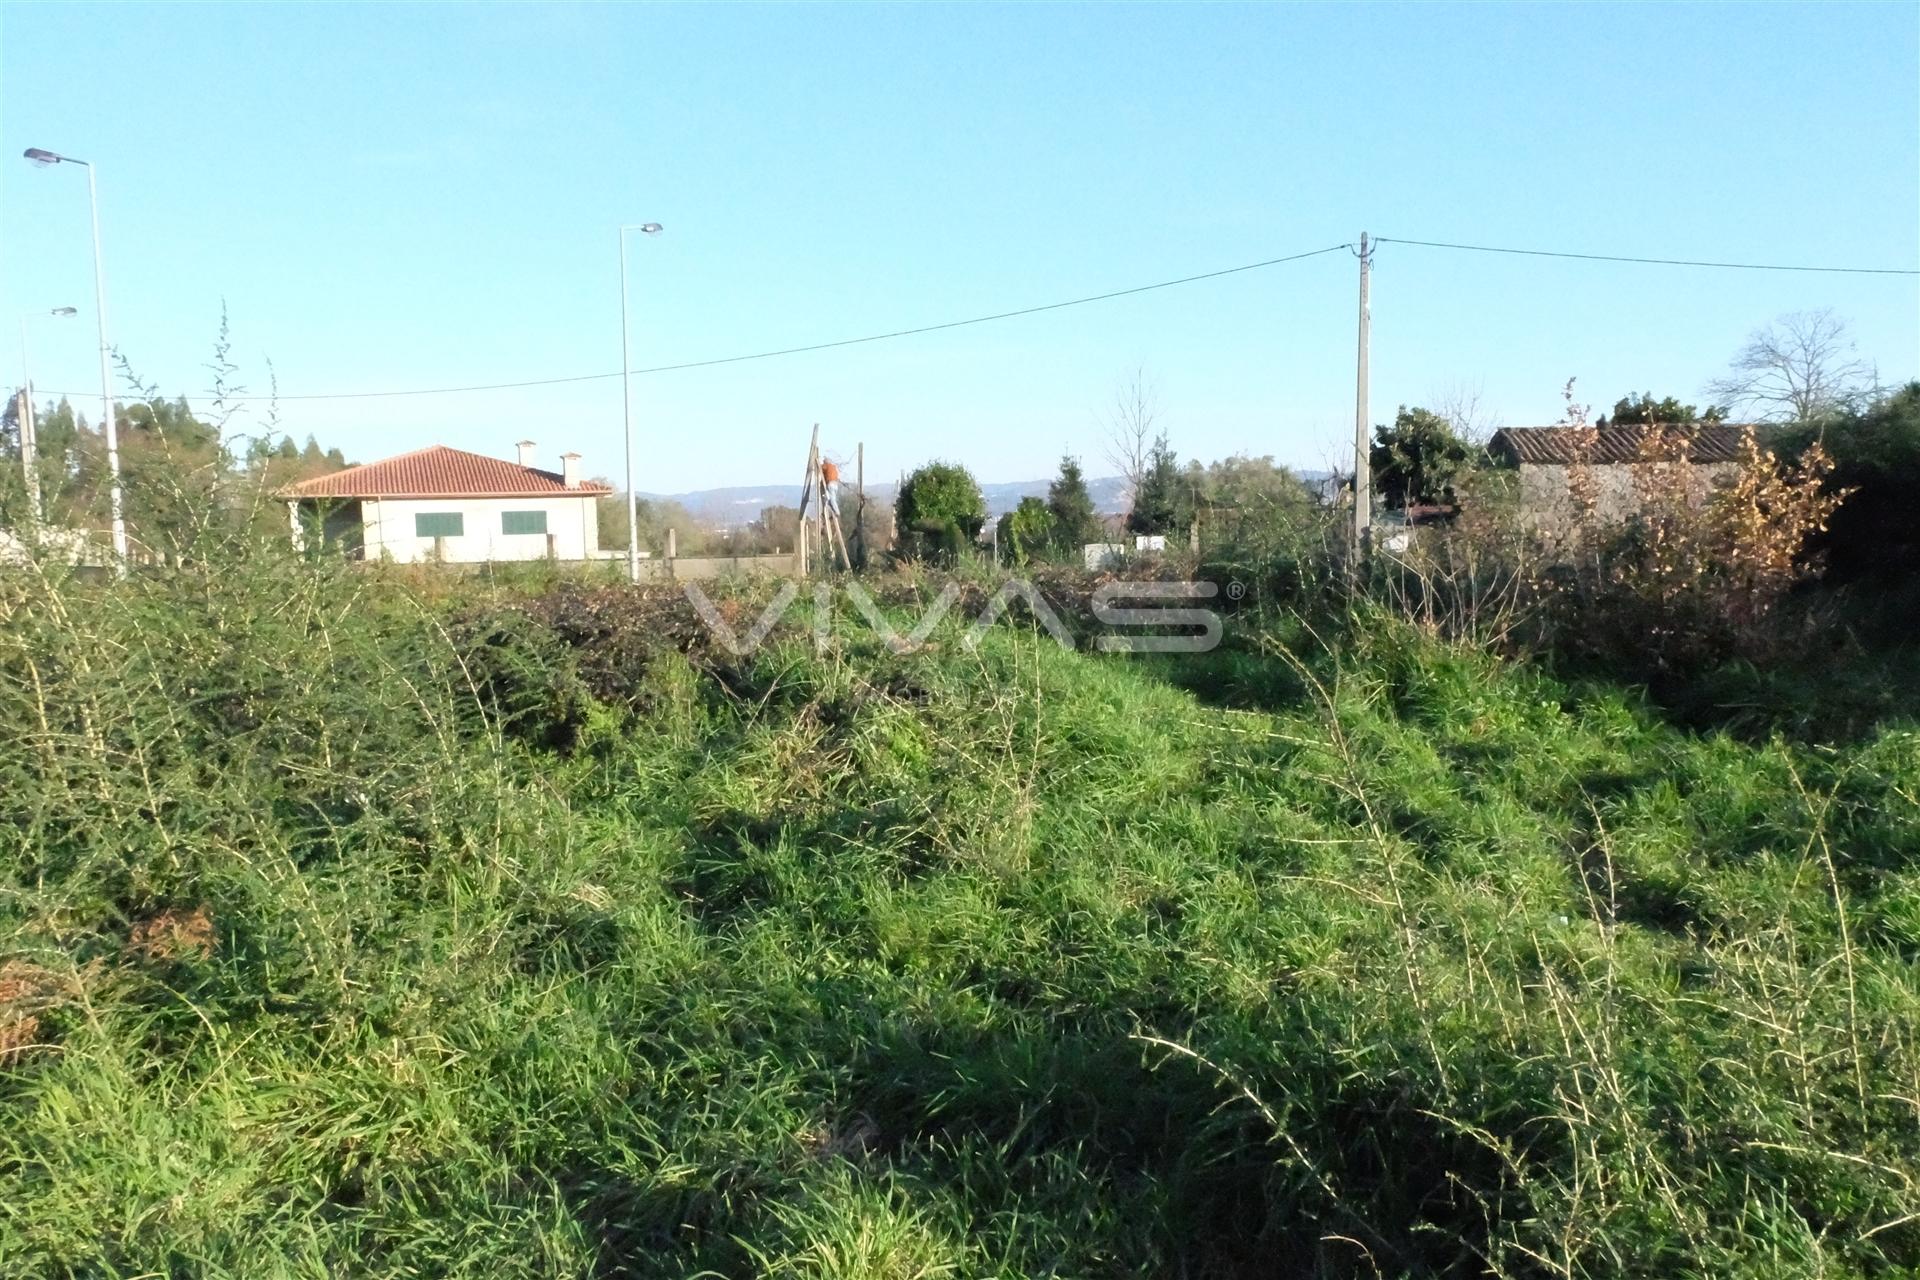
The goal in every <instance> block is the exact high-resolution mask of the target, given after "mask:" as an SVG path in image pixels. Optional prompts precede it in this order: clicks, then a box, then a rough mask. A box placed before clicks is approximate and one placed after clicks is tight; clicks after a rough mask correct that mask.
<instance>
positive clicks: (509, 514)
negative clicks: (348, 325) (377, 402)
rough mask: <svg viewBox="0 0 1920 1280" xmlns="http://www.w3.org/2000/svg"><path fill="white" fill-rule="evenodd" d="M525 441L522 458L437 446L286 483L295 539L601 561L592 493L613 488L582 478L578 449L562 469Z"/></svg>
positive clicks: (358, 551)
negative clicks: (541, 459) (536, 455)
mask: <svg viewBox="0 0 1920 1280" xmlns="http://www.w3.org/2000/svg"><path fill="white" fill-rule="evenodd" d="M533 450H534V445H533V442H532V441H531V440H522V441H521V442H520V444H519V451H520V458H519V461H518V462H507V461H504V460H502V459H500V458H489V457H487V456H486V455H484V454H479V453H468V452H467V451H466V450H464V449H449V448H448V447H447V446H445V445H443V444H436V445H433V446H431V447H430V448H426V449H416V450H414V451H413V452H412V453H403V454H401V455H399V456H398V457H395V458H386V459H383V460H382V461H379V462H367V463H362V464H361V465H359V466H357V467H348V468H347V469H346V470H345V471H336V472H334V473H333V474H332V475H325V476H315V477H314V478H313V479H311V480H302V481H301V482H300V483H298V484H292V485H288V486H287V487H286V488H284V489H282V490H280V492H279V493H278V495H276V496H278V497H279V498H280V500H281V501H283V502H285V503H286V504H287V517H288V519H289V521H290V522H291V524H292V528H293V537H294V542H295V543H296V544H299V545H304V544H305V543H306V542H307V541H308V540H309V539H312V538H315V537H319V538H322V539H324V540H325V541H326V542H328V543H333V544H336V545H340V546H343V547H345V548H346V549H347V551H348V554H350V555H353V556H356V557H360V558H364V559H368V560H380V559H391V560H399V561H415V560H439V561H444V562H447V563H456V564H474V563H479V562H482V561H489V560H547V559H552V560H597V559H599V558H600V533H599V522H598V511H597V507H598V500H599V499H600V497H601V496H602V495H603V494H608V493H611V492H613V490H612V489H611V488H609V487H608V486H606V485H604V484H599V483H596V482H594V481H590V480H589V481H583V480H581V479H580V455H579V454H577V453H564V454H561V455H560V470H559V471H557V472H555V471H542V470H540V469H538V468H536V467H535V466H534V465H533Z"/></svg>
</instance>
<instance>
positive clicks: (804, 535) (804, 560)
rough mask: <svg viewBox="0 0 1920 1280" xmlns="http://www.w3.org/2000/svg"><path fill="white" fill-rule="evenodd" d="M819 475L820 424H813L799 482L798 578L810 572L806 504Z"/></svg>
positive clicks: (809, 537) (810, 538)
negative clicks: (804, 469)
mask: <svg viewBox="0 0 1920 1280" xmlns="http://www.w3.org/2000/svg"><path fill="white" fill-rule="evenodd" d="M819 475H820V424H819V423H817V422H816V423H814V424H813V440H812V442H811V443H810V444H808V445H807V474H806V478H805V479H804V480H802V481H801V482H800V528H799V530H798V531H797V532H798V535H799V536H798V537H796V538H795V539H794V548H795V554H796V557H797V559H798V562H799V566H800V576H801V577H803V578H804V577H806V576H807V574H808V572H809V571H810V570H811V568H812V565H811V564H810V563H809V561H810V559H811V557H812V551H813V548H812V545H811V543H812V537H811V535H809V533H808V532H807V504H808V502H809V500H810V499H811V498H812V497H813V487H814V484H815V483H816V482H817V481H818V479H819Z"/></svg>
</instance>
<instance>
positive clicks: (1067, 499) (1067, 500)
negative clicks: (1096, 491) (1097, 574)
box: [1047, 454, 1102, 554]
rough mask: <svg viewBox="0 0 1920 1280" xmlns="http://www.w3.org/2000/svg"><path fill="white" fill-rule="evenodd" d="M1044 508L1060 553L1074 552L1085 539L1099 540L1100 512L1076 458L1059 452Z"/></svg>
mask: <svg viewBox="0 0 1920 1280" xmlns="http://www.w3.org/2000/svg"><path fill="white" fill-rule="evenodd" d="M1047 511H1048V513H1049V514H1050V515H1052V517H1053V536H1054V539H1055V542H1056V544H1057V545H1058V547H1059V549H1060V551H1061V552H1062V553H1063V554H1072V553H1077V552H1078V551H1079V549H1080V548H1081V547H1082V546H1084V545H1086V544H1087V543H1089V542H1099V541H1102V529H1101V526H1100V514H1099V512H1098V511H1097V510H1095V508H1094V505H1093V495H1092V494H1091V493H1089V492H1088V491H1087V480H1086V476H1085V475H1083V474H1082V473H1081V470H1080V459H1078V458H1076V457H1074V456H1072V455H1071V454H1065V455H1062V457H1061V459H1060V474H1059V475H1057V476H1055V477H1054V478H1053V480H1052V481H1051V482H1050V483H1049V484H1048V485H1047Z"/></svg>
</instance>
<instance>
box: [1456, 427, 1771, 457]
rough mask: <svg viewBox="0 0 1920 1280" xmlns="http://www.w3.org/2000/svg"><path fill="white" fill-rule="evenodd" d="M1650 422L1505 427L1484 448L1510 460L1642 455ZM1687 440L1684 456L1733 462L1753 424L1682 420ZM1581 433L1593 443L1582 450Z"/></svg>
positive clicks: (1682, 429)
mask: <svg viewBox="0 0 1920 1280" xmlns="http://www.w3.org/2000/svg"><path fill="white" fill-rule="evenodd" d="M1652 430H1653V428H1652V427H1650V426H1645V425H1641V424H1629V425H1627V426H1617V427H1590V428H1586V429H1584V430H1583V429H1582V428H1580V427H1505V428H1502V429H1501V430H1499V431H1496V432H1494V433H1493V439H1492V440H1490V441H1488V442H1487V448H1488V450H1489V451H1490V452H1492V453H1493V454H1494V455H1495V456H1499V457H1505V458H1506V459H1507V460H1508V461H1510V462H1517V463H1522V464H1534V465H1545V466H1567V465H1569V464H1571V463H1575V462H1583V461H1584V462H1586V463H1588V464H1590V465H1593V466H1608V465H1613V464H1618V463H1626V462H1640V461H1642V460H1643V454H1642V449H1643V448H1644V446H1645V444H1646V440H1647V435H1648V433H1649V432H1650V431H1652ZM1678 430H1679V431H1680V433H1681V437H1682V438H1683V439H1684V440H1685V441H1686V447H1687V452H1686V460H1687V461H1688V462H1702V463H1705V462H1733V461H1735V460H1737V459H1738V458H1739V457H1740V443H1741V441H1742V440H1743V439H1744V438H1745V436H1746V434H1747V432H1748V431H1750V430H1752V428H1751V427H1744V426H1735V425H1733V424H1731V423H1724V422H1713V423H1700V424H1694V423H1686V424H1682V425H1680V426H1679V427H1678ZM1582 436H1586V437H1588V438H1590V439H1591V441H1592V447H1591V448H1590V449H1588V450H1586V451H1585V453H1584V456H1583V454H1582V439H1581V438H1582Z"/></svg>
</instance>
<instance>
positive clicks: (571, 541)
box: [360, 494, 600, 564]
mask: <svg viewBox="0 0 1920 1280" xmlns="http://www.w3.org/2000/svg"><path fill="white" fill-rule="evenodd" d="M596 498H597V495H595V494H583V495H581V496H580V497H572V496H568V495H560V494H555V495H549V496H545V497H538V498H366V499H363V500H362V502H361V504H360V508H361V514H362V518H363V520H364V521H365V528H366V550H365V554H366V557H367V559H369V560H378V559H381V558H382V557H383V556H384V557H386V558H389V559H393V560H398V561H402V562H409V561H416V560H432V559H433V558H434V556H435V548H436V542H437V545H438V548H439V556H440V559H442V560H444V561H446V562H447V563H449V564H478V563H481V562H483V561H488V560H544V559H546V558H547V556H548V555H549V554H551V555H552V556H554V558H556V559H559V560H597V559H599V558H600V526H599V518H598V514H597V512H596V510H595V500H596ZM508 512H515V513H527V512H538V513H541V514H542V515H543V516H544V518H545V522H546V532H545V533H508V532H506V523H505V521H504V519H503V517H504V516H505V515H506V513H508ZM422 515H425V516H429V517H435V516H439V517H445V516H453V515H457V516H458V517H459V518H460V532H459V533H457V534H447V535H444V536H442V537H440V538H438V539H436V538H435V537H433V536H432V535H431V534H422V533H421V532H420V526H419V524H418V522H417V521H418V517H420V516H422Z"/></svg>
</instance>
